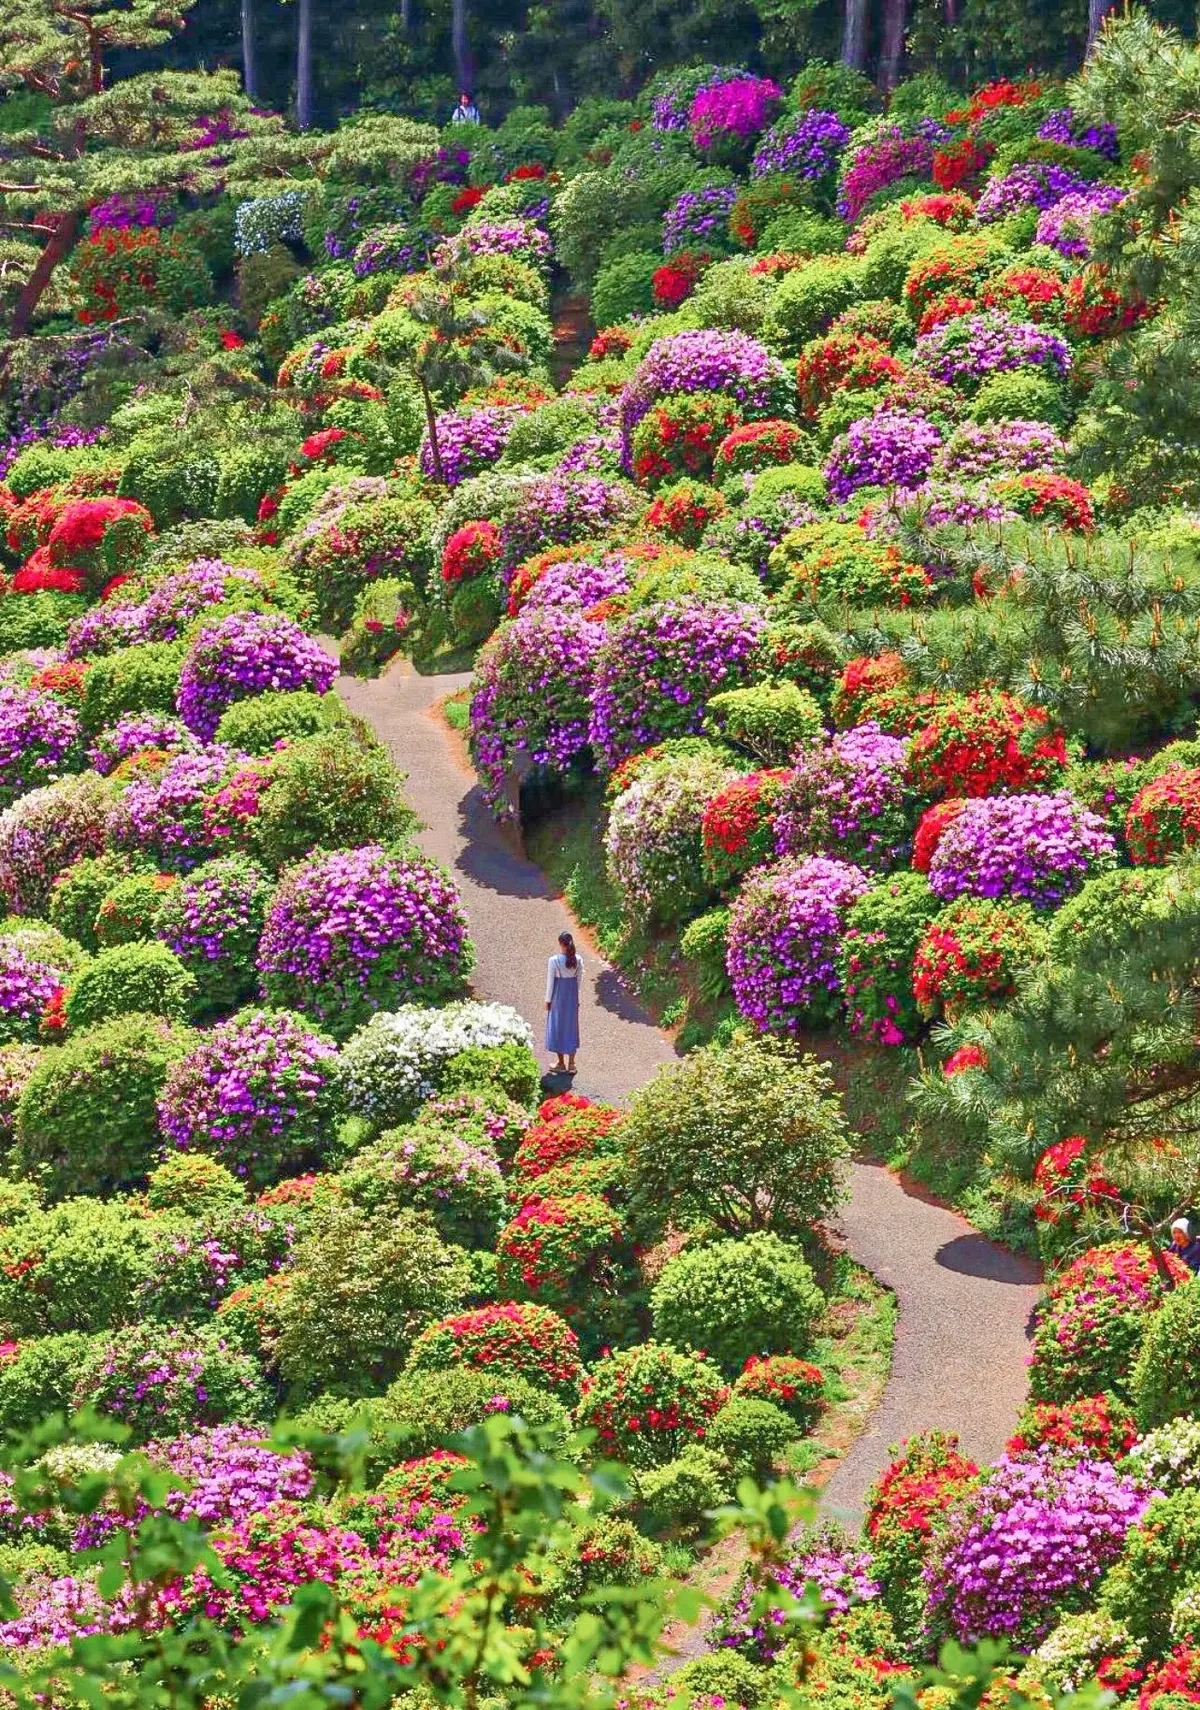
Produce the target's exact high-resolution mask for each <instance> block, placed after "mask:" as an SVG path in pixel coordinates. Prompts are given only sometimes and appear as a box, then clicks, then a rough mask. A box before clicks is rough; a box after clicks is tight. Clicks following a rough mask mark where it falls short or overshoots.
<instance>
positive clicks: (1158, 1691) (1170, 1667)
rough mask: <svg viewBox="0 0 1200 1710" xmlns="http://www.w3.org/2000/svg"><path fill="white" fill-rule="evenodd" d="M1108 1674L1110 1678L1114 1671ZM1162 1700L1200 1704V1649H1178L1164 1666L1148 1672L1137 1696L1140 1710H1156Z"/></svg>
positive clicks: (1106, 1683) (1112, 1687)
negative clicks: (1155, 1707)
mask: <svg viewBox="0 0 1200 1710" xmlns="http://www.w3.org/2000/svg"><path fill="white" fill-rule="evenodd" d="M1105 1660H1106V1662H1107V1661H1109V1659H1107V1658H1106V1659H1105ZM1102 1666H1103V1665H1102ZM1134 1672H1136V1671H1134ZM1109 1674H1110V1676H1111V1669H1110V1670H1109ZM1099 1678H1100V1684H1101V1685H1102V1686H1106V1687H1109V1689H1110V1690H1112V1691H1118V1690H1121V1688H1120V1687H1118V1686H1116V1685H1115V1684H1111V1682H1110V1680H1108V1679H1104V1678H1103V1677H1099ZM1163 1699H1166V1700H1167V1702H1168V1704H1175V1705H1178V1704H1180V1703H1187V1704H1200V1649H1198V1648H1197V1647H1196V1646H1194V1645H1187V1644H1180V1645H1176V1647H1175V1649H1174V1650H1173V1651H1172V1652H1171V1654H1170V1656H1169V1657H1168V1658H1167V1659H1166V1661H1165V1662H1162V1663H1159V1665H1158V1667H1157V1668H1153V1669H1151V1670H1149V1671H1148V1673H1147V1675H1146V1678H1145V1680H1144V1682H1143V1684H1142V1689H1141V1691H1140V1692H1139V1693H1138V1701H1137V1710H1154V1706H1155V1705H1157V1704H1158V1703H1159V1702H1160V1701H1161V1700H1163Z"/></svg>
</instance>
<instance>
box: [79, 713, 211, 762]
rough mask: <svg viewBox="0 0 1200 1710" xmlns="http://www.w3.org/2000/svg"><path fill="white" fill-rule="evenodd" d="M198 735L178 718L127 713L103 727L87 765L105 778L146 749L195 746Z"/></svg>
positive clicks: (92, 747)
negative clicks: (104, 728)
mask: <svg viewBox="0 0 1200 1710" xmlns="http://www.w3.org/2000/svg"><path fill="white" fill-rule="evenodd" d="M195 747H196V738H195V737H194V736H193V735H192V733H191V731H190V730H189V729H188V728H187V726H186V725H185V724H181V723H180V721H179V720H178V719H174V718H168V717H167V716H166V714H165V713H147V712H143V713H136V712H134V713H125V714H124V716H123V717H122V718H119V719H118V720H117V722H116V724H113V725H110V726H109V727H108V729H107V730H102V731H101V732H100V734H99V736H97V738H96V740H95V742H93V744H92V746H91V747H90V748H89V749H88V765H89V766H92V767H93V768H94V769H95V770H96V771H97V772H99V773H100V775H101V776H102V777H105V776H107V774H108V773H109V772H111V771H112V770H113V768H114V767H115V766H119V765H120V764H121V761H122V760H127V759H128V758H129V756H130V755H131V754H137V753H139V752H140V751H141V750H142V749H143V748H161V749H165V750H167V751H168V752H169V751H171V750H173V749H182V748H186V749H194V748H195Z"/></svg>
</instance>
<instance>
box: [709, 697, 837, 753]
mask: <svg viewBox="0 0 1200 1710" xmlns="http://www.w3.org/2000/svg"><path fill="white" fill-rule="evenodd" d="M704 728H705V730H706V731H708V732H709V733H710V734H711V735H713V736H719V737H722V738H724V739H725V740H726V741H727V742H736V743H738V744H739V745H740V746H741V747H742V748H746V749H748V750H749V751H750V753H751V754H753V755H755V757H756V758H757V759H759V760H761V761H762V762H763V763H764V765H767V766H784V765H786V764H787V762H788V761H789V760H790V759H791V757H792V755H793V754H794V753H795V752H796V750H797V748H799V747H800V745H801V744H802V743H805V742H807V741H808V740H809V739H810V738H811V737H813V736H817V735H819V734H820V733H821V731H822V729H823V722H822V717H821V708H820V706H819V704H818V703H817V701H816V699H815V697H814V696H812V695H810V694H809V692H808V690H807V689H801V688H799V687H798V686H797V685H796V684H795V683H755V684H752V685H751V687H750V688H748V689H725V690H724V691H723V692H722V693H721V694H719V695H714V696H713V697H712V699H711V700H710V701H709V702H708V705H707V706H706V707H705V709H704Z"/></svg>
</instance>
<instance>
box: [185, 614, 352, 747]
mask: <svg viewBox="0 0 1200 1710" xmlns="http://www.w3.org/2000/svg"><path fill="white" fill-rule="evenodd" d="M336 675H337V665H336V663H335V662H334V660H333V659H331V658H330V656H329V654H328V653H326V651H325V649H324V648H323V647H322V646H321V645H320V643H319V642H316V641H314V640H313V638H312V637H311V636H310V635H308V634H307V633H306V632H305V631H304V630H303V629H301V627H300V625H299V624H298V623H293V621H292V619H291V618H288V617H283V616H281V615H278V614H272V613H267V612H231V613H230V614H229V616H228V617H224V618H221V619H220V620H219V621H218V622H217V623H214V624H212V625H210V626H209V627H208V628H206V629H202V630H201V631H200V633H199V635H198V636H197V637H196V639H195V640H194V641H193V642H192V645H191V648H190V650H189V652H188V655H187V658H186V659H185V660H184V662H183V668H182V670H181V671H180V673H179V689H178V692H177V694H176V698H175V705H176V707H177V709H178V711H179V713H180V715H181V717H182V718H183V721H184V723H185V724H186V725H187V726H188V728H189V729H190V730H193V731H194V732H195V733H196V735H197V736H199V737H200V738H201V739H202V740H204V741H208V740H209V739H211V737H213V736H214V735H215V734H216V729H217V726H218V725H219V724H220V722H221V714H222V713H223V712H224V711H225V709H226V708H227V707H230V706H232V705H233V703H234V702H235V701H241V700H245V699H246V698H247V696H250V695H261V694H266V693H267V692H268V691H275V690H287V689H312V690H315V691H316V693H317V694H319V695H323V694H325V693H327V691H328V690H329V688H330V687H331V685H332V683H333V679H334V678H335V677H336Z"/></svg>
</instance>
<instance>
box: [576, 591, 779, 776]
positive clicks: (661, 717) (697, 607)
mask: <svg viewBox="0 0 1200 1710" xmlns="http://www.w3.org/2000/svg"><path fill="white" fill-rule="evenodd" d="M763 627H764V625H763V618H762V615H761V613H759V612H758V611H757V610H756V609H755V608H754V607H753V606H749V605H738V604H732V603H731V604H728V605H725V604H722V605H718V604H706V603H705V602H704V601H703V600H668V601H665V602H664V603H663V604H661V605H654V606H649V607H647V608H646V609H645V610H644V611H639V612H634V613H632V614H631V615H630V616H629V617H627V618H625V619H623V620H622V622H620V623H619V624H617V625H615V626H614V628H613V629H612V631H611V633H610V634H609V635H608V637H607V639H606V641H605V644H604V646H603V647H602V648H601V649H600V651H599V653H598V655H597V658H596V675H595V683H594V687H593V690H592V711H591V722H590V725H589V731H588V737H589V740H590V742H591V744H592V747H593V748H594V749H595V750H596V753H597V756H598V757H599V759H600V761H601V763H602V765H604V766H605V767H606V768H608V769H611V768H612V767H614V766H616V765H617V764H618V762H620V761H621V760H624V759H625V757H626V756H627V755H629V754H636V753H637V752H638V750H639V749H641V748H649V747H650V746H651V745H652V744H653V743H655V742H661V741H662V740H663V738H664V737H668V736H686V735H689V734H691V733H694V732H696V731H698V730H699V729H700V726H701V724H702V722H703V718H704V705H705V702H706V701H708V700H709V699H710V698H711V697H712V696H713V695H715V694H717V693H718V692H719V691H720V690H721V689H727V688H734V687H739V686H741V685H742V684H743V683H744V682H745V681H746V678H747V673H748V670H749V667H750V666H751V664H752V662H753V660H754V659H755V656H756V654H757V653H758V650H759V647H760V645H761V641H762V634H763Z"/></svg>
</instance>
